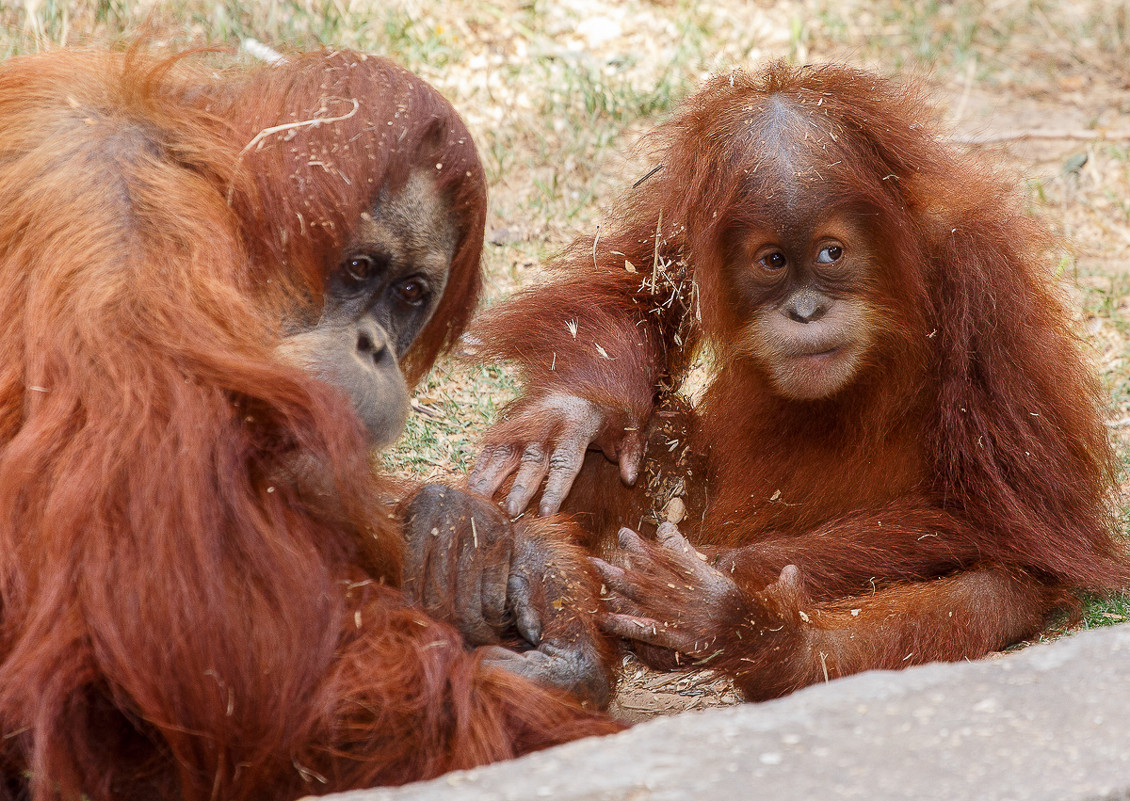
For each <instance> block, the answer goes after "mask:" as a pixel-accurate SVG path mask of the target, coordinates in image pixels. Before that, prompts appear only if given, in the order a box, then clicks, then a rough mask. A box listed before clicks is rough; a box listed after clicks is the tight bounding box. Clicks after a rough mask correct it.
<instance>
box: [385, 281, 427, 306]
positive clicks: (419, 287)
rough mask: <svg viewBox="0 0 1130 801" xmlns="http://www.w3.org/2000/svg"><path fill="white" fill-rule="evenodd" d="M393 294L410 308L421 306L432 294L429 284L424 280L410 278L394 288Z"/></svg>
mask: <svg viewBox="0 0 1130 801" xmlns="http://www.w3.org/2000/svg"><path fill="white" fill-rule="evenodd" d="M393 292H395V293H396V296H397V297H398V298H400V300H402V301H403V302H404V303H407V304H408V305H410V306H419V305H421V304H422V303H423V302H424V301H426V300H427V299H428V295H429V294H430V292H429V289H428V284H427V282H426V281H424V279H422V278H409V279H408V280H406V281H401V282H400V283H399V284H397V285H396V286H394V287H393Z"/></svg>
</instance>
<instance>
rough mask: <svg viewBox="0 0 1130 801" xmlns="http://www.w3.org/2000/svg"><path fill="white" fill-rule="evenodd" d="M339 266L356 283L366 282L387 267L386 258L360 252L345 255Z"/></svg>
mask: <svg viewBox="0 0 1130 801" xmlns="http://www.w3.org/2000/svg"><path fill="white" fill-rule="evenodd" d="M341 267H342V269H343V270H344V271H345V274H346V275H348V276H349V277H350V278H351V279H353V280H354V281H356V282H357V283H366V282H368V281H371V280H373V279H374V278H376V277H378V276H379V275H380V274H381V273H382V272H383V271H384V270H385V269H387V267H388V259H387V258H381V257H377V256H370V255H369V254H366V253H361V254H358V255H356V256H349V257H347V258H346V259H345V261H344V262H342V265H341Z"/></svg>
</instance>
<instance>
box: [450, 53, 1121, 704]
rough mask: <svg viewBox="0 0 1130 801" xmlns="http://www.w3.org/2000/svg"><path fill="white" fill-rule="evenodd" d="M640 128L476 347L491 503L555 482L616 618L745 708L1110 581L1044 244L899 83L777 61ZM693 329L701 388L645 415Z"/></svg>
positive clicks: (1082, 386)
mask: <svg viewBox="0 0 1130 801" xmlns="http://www.w3.org/2000/svg"><path fill="white" fill-rule="evenodd" d="M656 139H657V140H658V148H657V151H658V152H657V155H656V163H657V164H658V165H659V166H658V168H657V169H658V172H656V173H655V175H654V176H653V177H649V178H648V179H647V180H645V181H642V182H641V183H640V184H639V185H638V186H637V187H635V188H633V189H632V190H631V191H629V192H628V193H627V195H626V197H625V199H624V201H623V203H622V205H621V206H619V207H618V208H619V209H622V210H621V211H619V212H618V214H617V216H616V218H615V219H613V220H611V221H610V222H609V223H608V224H605V225H604V227H603V230H602V231H601V232H600V236H599V239H592V238H590V239H584V240H581V241H579V242H577V243H575V244H574V246H573V247H572V248H571V249H570V250H569V251H567V253H566V254H565V255H564V256H563V257H562V258H561V260H560V263H559V264H557V274H556V277H555V279H554V280H553V281H552V282H551V283H549V284H548V285H546V286H541V287H539V288H535V289H532V290H529V291H526V292H524V293H523V294H521V295H520V296H518V297H517V298H516V299H514V300H513V301H511V302H510V303H507V304H504V305H502V306H501V307H500V308H497V309H496V310H494V311H493V312H492V313H490V314H489V315H488V316H487V317H486V319H485V320H484V321H483V322H482V324H481V326H479V327H478V328H477V334H476V340H477V341H478V342H479V343H480V345H481V350H482V353H483V354H484V355H486V356H491V355H493V356H498V357H508V358H512V359H516V360H517V361H518V362H519V364H520V365H521V368H522V370H523V371H524V375H525V378H526V381H527V388H526V393H525V396H524V397H523V398H521V399H520V400H519V401H518V402H517V403H516V405H515V406H514V407H513V408H512V410H511V411H510V414H509V419H507V420H505V421H504V422H502V423H500V424H498V425H497V426H496V427H495V428H494V429H493V430H492V431H490V432H488V436H487V438H486V445H485V447H484V450H483V453H482V455H481V456H480V459H479V461H478V463H477V465H476V467H475V470H474V472H473V474H472V481H471V486H472V488H473V489H478V490H481V491H484V492H487V493H493V492H495V491H497V490H498V489H499V487H500V486H503V483H504V481H505V480H506V479H507V478H508V477H509V476H511V475H513V477H514V480H513V485H512V487H511V488H510V490H509V494H508V496H507V504H508V506H509V511H510V513H511V514H515V513H517V512H519V511H520V510H522V509H524V508H525V506H526V505H527V503H528V502H529V501H530V499H531V498H532V497H534V495H535V493H536V492H537V490H538V487H539V485H540V484H541V482H542V480H543V479H544V480H545V489H544V492H543V493H542V495H541V501H540V511H541V512H542V513H543V514H548V513H551V512H554V511H556V510H557V508H558V507H559V506H560V505H561V503H562V499H563V498H564V497H565V495H566V494H567V493H568V492H569V489H570V486H572V493H571V495H570V496H569V498H568V502H567V504H566V506H565V507H564V508H565V509H566V510H568V511H573V512H576V513H577V514H578V519H580V520H581V521H582V522H584V521H587V522H588V525H589V526H590V527H591V528H592V529H593V530H594V532H595V534H596V535H597V545H596V547H597V548H598V552H599V553H600V554H601V555H602V556H604V557H605V558H606V559H610V561H614V560H611V556H610V555H613V554H614V555H616V556H617V558H618V559H620V560H622V561H621V564H622V565H623V566H622V567H617V566H613V565H612V564H609V563H606V562H598V565H599V566H600V568H601V570H602V573H603V576H604V579H605V583H606V584H607V585H608V587H609V588H610V589H611V590H613V591H614V596H615V597H614V599H613V603H614V605H615V606H616V608H615V609H614V610H613V611H612V613H610V614H608V615H607V617H606V618H605V626H606V628H607V630H608V631H610V632H613V633H615V634H617V635H620V636H622V637H624V638H627V639H629V640H633V641H636V642H637V643H639V644H641V648H642V650H643V651H644V653H645V655H646V656H647V658H649V659H651V660H652V661H655V662H658V663H663V664H670V663H672V662H676V663H682V664H684V665H685V664H687V663H688V662H693V663H694V664H697V665H703V664H706V665H709V666H710V667H712V668H716V669H719V670H722V671H725V672H726V673H728V674H730V675H731V676H733V677H734V679H735V680H736V683H737V686H738V687H739V688H740V689H741V691H742V692H743V693H744V694H745V696H746V697H748V698H750V699H762V698H768V697H772V696H776V695H780V694H783V693H786V692H789V691H791V690H793V689H795V688H798V687H801V686H803V685H806V684H809V683H811V682H815V681H819V680H821V679H824V680H827V679H828V678H832V677H836V676H841V675H844V674H848V673H853V672H856V671H860V670H865V669H868V668H899V667H902V666H905V665H911V664H917V663H922V662H928V661H931V660H958V659H965V658H975V657H979V656H982V655H983V654H985V653H987V652H989V651H992V650H994V649H999V648H1002V647H1004V646H1006V645H1008V644H1010V643H1014V642H1016V641H1018V640H1021V639H1023V638H1026V637H1029V636H1031V635H1033V634H1035V633H1036V632H1038V631H1039V630H1040V628H1041V626H1042V625H1043V622H1044V619H1045V615H1047V614H1048V613H1049V612H1050V611H1052V610H1055V609H1058V608H1060V607H1062V606H1064V605H1066V604H1070V603H1071V601H1072V593H1073V591H1075V590H1078V589H1082V588H1086V589H1091V590H1097V591H1102V590H1107V589H1110V588H1115V587H1120V586H1125V583H1126V582H1127V580H1128V577H1130V566H1128V563H1127V557H1126V552H1125V545H1124V543H1122V542H1120V541H1118V540H1116V539H1115V538H1114V537H1113V536H1112V533H1111V529H1110V527H1109V522H1110V521H1109V519H1108V503H1109V501H1110V498H1109V497H1108V494H1109V492H1110V489H1111V484H1112V471H1113V468H1112V458H1111V452H1110V449H1109V446H1108V443H1107V440H1106V438H1105V436H1104V431H1103V425H1102V419H1101V414H1100V411H1099V398H1098V389H1097V382H1096V380H1095V377H1094V375H1093V374H1092V371H1091V368H1090V367H1089V366H1088V364H1087V360H1086V359H1085V358H1083V356H1082V355H1081V353H1080V344H1079V342H1078V340H1077V339H1076V337H1075V336H1074V334H1073V332H1072V330H1071V325H1070V322H1069V319H1068V315H1067V314H1066V312H1065V310H1064V308H1063V306H1062V304H1061V300H1060V298H1059V295H1058V293H1057V291H1056V289H1055V288H1054V287H1053V275H1052V271H1051V270H1050V269H1049V268H1048V266H1047V265H1048V264H1049V262H1048V258H1047V256H1048V251H1049V249H1050V247H1051V246H1052V245H1053V244H1054V243H1053V241H1052V239H1051V237H1050V236H1049V234H1048V233H1047V231H1046V230H1045V228H1044V227H1043V226H1041V225H1040V224H1039V223H1038V222H1036V221H1034V220H1032V219H1030V218H1029V217H1028V216H1026V215H1025V214H1024V213H1023V212H1022V202H1021V201H1019V200H1018V199H1017V198H1016V197H1015V196H1014V195H1013V192H1012V190H1011V189H1009V188H1008V187H1007V185H1006V183H1005V181H1003V180H1002V178H1001V177H999V176H998V175H996V174H994V173H993V172H992V171H990V170H989V169H988V168H987V167H986V165H985V164H983V163H981V162H979V161H978V160H976V159H974V158H972V157H970V156H966V155H963V154H960V153H958V152H956V151H954V150H953V149H952V148H951V147H949V146H947V145H946V144H944V143H943V142H942V141H941V140H940V139H939V138H938V133H937V131H936V129H935V128H934V127H933V126H932V125H931V123H930V121H929V114H928V111H927V108H926V106H925V105H924V103H923V100H922V98H921V97H920V95H919V94H918V93H916V92H915V91H913V90H911V89H907V88H900V87H898V86H896V85H893V84H892V83H890V82H888V81H885V80H883V79H880V78H878V77H875V76H873V75H870V74H867V73H863V72H857V71H854V70H851V69H848V68H844V67H837V66H826V67H792V66H788V65H785V64H781V63H776V64H772V65H770V66H768V67H767V68H766V69H765V70H764V71H762V72H760V73H758V74H753V75H750V74H744V73H740V72H739V73H735V74H733V75H726V76H722V77H720V78H717V79H715V80H712V81H711V82H709V83H708V84H707V85H706V86H705V87H704V88H703V89H702V90H701V91H700V92H698V93H697V94H696V95H695V96H693V97H692V98H690V99H689V100H688V101H687V102H686V104H685V105H684V106H683V107H682V108H681V109H680V110H679V111H678V112H677V113H676V114H675V115H674V118H673V119H672V120H671V121H670V122H668V123H667V124H665V125H664V126H662V127H661V128H660V129H659V131H658V133H657V135H656ZM700 345H703V346H705V347H707V349H708V351H707V352H708V354H709V357H710V358H709V362H710V363H711V364H713V365H714V366H715V367H716V370H715V371H714V373H713V376H712V379H711V381H710V383H709V386H708V387H707V389H706V390H705V394H704V395H703V397H702V398H701V402H700V403H698V405H697V408H696V409H695V410H694V411H693V413H692V412H690V411H688V410H687V409H686V408H681V407H680V405H679V404H678V403H676V404H674V405H673V406H672V407H671V408H667V407H666V406H664V407H661V408H660V411H659V412H658V413H655V412H656V409H657V399H659V398H660V397H663V396H665V394H666V393H665V392H663V390H666V389H668V388H669V387H671V386H675V387H677V386H679V384H680V382H681V381H682V380H683V377H684V374H685V367H686V365H687V363H688V361H689V360H690V358H691V356H692V355H693V354H694V353H695V351H696V349H698V348H699V346H700ZM649 431H650V436H651V443H650V448H651V451H650V454H649V457H648V458H649V469H648V472H649V476H648V481H646V482H641V484H647V486H640V487H639V488H636V489H634V490H633V489H630V488H629V487H628V486H627V485H631V484H633V483H635V482H636V479H637V477H638V474H639V471H640V467H639V465H640V455H641V453H642V452H643V449H644V448H643V445H644V441H645V439H646V437H647V436H649V433H648V432H649ZM586 448H589V449H592V450H590V452H589V454H588V456H585V449H586ZM600 451H603V454H604V456H601V454H600ZM606 457H607V458H606ZM582 460H583V461H582ZM615 463H618V464H615ZM578 471H580V474H579V476H578V475H577V473H578ZM617 472H619V474H620V476H621V477H622V478H623V479H624V481H623V482H619V481H617V480H616V474H617ZM575 476H576V477H577V478H576V482H575V483H574V477H575ZM657 496H659V497H657ZM672 496H673V497H674V500H675V501H677V502H669V501H671V499H672ZM684 513H685V514H686V517H685V519H682V518H683V515H684ZM648 519H650V520H651V524H652V525H654V524H655V523H656V522H659V521H664V520H665V522H664V523H663V525H661V526H660V527H659V531H658V543H653V542H651V541H648V540H644V539H642V538H640V537H639V536H637V535H636V534H635V533H633V532H632V531H629V530H623V531H620V532H619V537H618V539H619V545H620V546H621V549H622V550H621V551H620V552H619V553H615V552H614V550H613V548H612V545H613V544H614V543H615V542H616V538H615V537H614V535H613V532H616V531H617V529H618V528H619V527H620V526H624V525H626V526H634V527H639V525H640V524H641V521H643V522H645V523H646V521H647V520H648ZM680 520H681V525H682V534H680V533H679V531H678V530H677V529H676V528H675V526H674V525H672V523H673V522H679V521H680ZM696 550H697V551H698V553H696Z"/></svg>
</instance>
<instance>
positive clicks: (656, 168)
mask: <svg viewBox="0 0 1130 801" xmlns="http://www.w3.org/2000/svg"><path fill="white" fill-rule="evenodd" d="M662 169H663V162H662V161H661V162H659V163H658V164H656V165H655V166H654V167H652V168H651V169H650V170H648V171H647V172H646V173H644V176H643V178H640V179H639V180H638V181H636V182H635V183H634V184H632V189H639V187H640V184H642V183H643V182H644V181H646V180H647V179H648V178H650V177H651V176H653V175H655V174H656V173H657V172H659V171H660V170H662Z"/></svg>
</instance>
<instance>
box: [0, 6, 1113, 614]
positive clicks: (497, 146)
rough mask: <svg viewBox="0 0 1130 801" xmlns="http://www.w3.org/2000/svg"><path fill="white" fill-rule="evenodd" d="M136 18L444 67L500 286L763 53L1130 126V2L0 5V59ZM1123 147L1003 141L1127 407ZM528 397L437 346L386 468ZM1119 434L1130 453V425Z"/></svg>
mask: <svg viewBox="0 0 1130 801" xmlns="http://www.w3.org/2000/svg"><path fill="white" fill-rule="evenodd" d="M143 32H145V33H147V35H149V36H150V37H151V38H153V39H155V40H157V41H161V42H169V43H172V44H174V45H189V44H194V45H199V44H219V45H224V46H227V47H231V48H237V47H238V46H239V43H240V42H241V41H242V40H243V39H245V38H248V37H250V38H255V39H258V40H260V41H262V42H264V43H266V44H269V45H271V46H272V47H275V48H277V49H284V50H285V49H287V48H305V47H312V46H317V45H320V44H324V45H329V46H344V47H355V48H361V49H365V50H369V51H374V52H380V53H385V54H389V55H392V56H393V57H394V58H396V59H397V60H399V61H400V62H401V63H403V64H404V65H405V66H407V67H409V68H411V69H413V70H414V71H416V72H417V73H419V74H420V75H422V76H423V77H425V78H426V79H427V80H429V81H431V82H432V83H434V84H435V85H436V86H437V87H438V88H439V89H440V90H441V91H442V92H444V93H445V94H446V95H447V96H448V97H449V98H450V99H451V100H452V102H454V103H455V105H456V106H457V107H458V108H459V109H460V110H461V111H462V112H463V114H464V115H465V117H466V118H467V120H468V124H469V125H470V127H471V129H472V132H473V133H474V135H475V138H476V141H477V142H478V144H479V148H480V152H481V153H482V155H483V159H484V162H485V164H486V168H487V173H488V177H489V180H490V183H491V192H492V200H491V206H490V213H489V217H488V238H489V239H491V240H492V241H493V242H495V243H496V244H491V245H488V247H487V252H486V254H485V266H486V271H487V287H488V291H487V295H488V302H493V301H495V300H497V299H498V298H500V297H502V296H504V295H505V294H506V293H507V292H509V291H510V290H512V289H513V287H514V286H515V285H516V284H520V283H524V282H528V281H530V280H532V279H533V278H534V277H535V276H536V274H537V272H538V267H539V265H540V264H541V263H542V262H543V261H544V260H545V259H546V257H547V256H548V255H549V254H551V253H553V252H554V251H556V250H557V249H559V248H560V247H562V246H563V245H564V244H565V243H567V242H568V241H569V240H570V239H571V238H572V237H573V236H575V235H577V234H580V233H584V232H586V231H588V232H591V231H592V230H593V227H594V226H595V225H596V224H597V222H598V221H599V214H600V209H601V208H602V207H608V206H609V205H610V204H611V203H612V201H613V199H614V197H615V194H616V192H617V191H618V189H619V188H620V187H622V186H624V185H625V184H627V183H630V182H631V180H633V179H634V178H635V177H638V176H639V175H641V174H642V173H643V172H645V171H646V169H647V166H648V165H646V164H644V163H643V162H641V161H640V158H641V157H640V156H639V154H637V153H636V152H635V151H634V150H632V149H631V147H630V145H631V144H632V143H633V142H634V141H635V140H636V138H637V137H638V134H639V133H641V132H642V131H644V130H646V129H647V128H649V127H651V126H652V125H653V124H654V122H655V120H657V119H661V118H662V117H663V116H664V115H665V114H666V113H668V111H669V110H670V109H671V108H672V106H673V105H674V104H675V103H676V102H677V101H678V100H679V99H680V98H682V97H683V96H684V95H685V94H686V93H687V92H688V91H690V90H691V88H692V87H694V86H695V85H696V84H697V83H698V82H699V81H701V80H702V79H703V78H704V77H705V76H706V75H708V74H710V73H712V72H717V71H721V70H726V69H730V68H733V67H735V66H742V65H745V64H749V63H752V62H757V61H759V60H762V59H766V58H786V59H790V60H793V61H815V60H824V59H847V60H851V61H853V62H856V63H862V64H864V65H867V66H870V67H872V68H875V69H877V70H879V71H880V72H884V73H888V74H896V73H911V74H915V75H920V76H925V79H926V80H927V82H928V83H929V84H930V86H931V87H932V88H933V89H934V90H935V91H936V93H937V94H938V96H939V97H941V98H943V99H944V101H945V106H944V110H945V112H946V113H947V115H948V116H949V118H950V119H951V120H953V121H956V123H957V124H958V125H959V127H961V128H962V129H963V130H964V131H965V132H972V133H977V132H979V131H980V130H982V129H983V128H984V127H989V126H992V127H995V128H996V129H1003V130H1005V131H1009V130H1021V131H1022V130H1023V129H1025V128H1030V127H1038V126H1045V127H1046V126H1054V127H1072V128H1081V129H1086V128H1104V127H1112V128H1117V127H1119V126H1121V127H1122V128H1123V129H1125V128H1130V121H1128V120H1127V117H1130V92H1128V91H1127V87H1130V65H1128V64H1127V63H1126V57H1125V54H1126V53H1127V51H1128V50H1130V10H1128V7H1127V5H1126V4H1125V3H1124V2H1121V0H1109V1H1108V0H1085V1H1083V2H1074V1H1073V0H944V1H943V0H876V1H875V2H871V1H870V0H778V2H775V3H749V2H744V1H743V0H719V2H716V3H713V4H710V6H709V7H705V6H703V5H701V4H698V3H695V2H693V1H692V0H662V2H661V1H659V0H656V1H655V2H645V1H644V0H623V1H622V2H617V1H616V0H568V1H567V2H552V3H551V2H546V1H545V0H486V1H485V2H473V1H472V0H451V2H445V3H440V2H438V0H394V1H393V2H376V0H368V1H363V0H250V1H249V2H236V0H173V2H163V3H156V2H153V0H147V2H129V1H128V0H95V2H90V3H81V4H80V3H67V2H59V1H58V0H35V1H33V0H28V1H27V2H23V3H16V4H13V3H0V56H7V55H13V54H18V53H23V52H33V51H36V50H43V49H50V48H53V47H58V46H61V45H64V44H74V43H76V42H80V43H81V42H85V41H94V42H118V43H120V42H128V41H130V40H131V39H132V38H134V37H136V36H138V35H139V34H141V33H143ZM1065 117H1066V118H1067V119H1064V118H1065ZM1128 148H1130V141H1126V140H1119V139H1114V140H1111V141H1107V142H1099V141H1093V142H1080V141H1062V142H1035V143H1034V142H1027V141H1024V140H1022V139H1020V140H1016V141H1015V142H1014V143H1007V144H1005V145H1002V146H1000V147H998V148H996V151H997V155H998V156H999V157H1000V159H1001V160H1002V161H1004V162H1005V163H1006V164H1008V165H1009V166H1011V167H1012V168H1013V169H1014V170H1016V171H1017V172H1018V173H1019V175H1020V176H1021V177H1022V180H1024V181H1025V182H1026V185H1027V186H1028V187H1029V193H1030V197H1031V203H1032V207H1033V209H1034V211H1036V212H1037V213H1041V214H1044V215H1046V216H1047V217H1048V218H1049V219H1051V220H1052V221H1053V222H1054V224H1056V225H1057V226H1058V227H1060V228H1061V229H1062V230H1063V231H1064V232H1065V233H1067V234H1068V235H1070V237H1071V238H1072V239H1073V240H1074V242H1075V245H1074V251H1073V253H1072V254H1071V256H1070V259H1069V260H1067V261H1065V263H1064V265H1060V267H1065V268H1066V269H1064V270H1063V271H1064V272H1065V273H1066V274H1068V275H1069V277H1075V278H1077V280H1078V298H1079V303H1078V311H1079V315H1080V318H1081V322H1082V325H1083V328H1084V330H1085V332H1086V334H1087V337H1088V342H1089V344H1090V345H1091V346H1092V347H1093V350H1094V353H1095V357H1096V360H1097V361H1098V363H1099V364H1100V367H1101V370H1102V373H1103V380H1104V382H1105V386H1106V388H1107V392H1108V394H1109V398H1110V406H1111V416H1112V418H1113V419H1115V420H1118V419H1121V418H1124V417H1126V416H1127V415H1130V316H1128V314H1127V298H1128V296H1130V277H1128V274H1127V271H1126V269H1125V267H1124V265H1127V264H1130V199H1128V198H1130V149H1128ZM1083 156H1085V157H1086V158H1085V159H1083V158H1082V157H1083ZM1054 267H1056V265H1051V266H1050V269H1051V268H1054ZM1049 280H1052V278H1051V276H1050V275H1049ZM514 393H515V386H514V382H513V380H512V378H511V377H510V376H509V374H508V373H507V371H506V370H505V369H503V368H496V367H491V368H471V367H468V366H466V365H461V364H458V363H456V362H455V361H453V360H450V359H449V360H446V361H444V362H443V363H442V364H441V365H440V366H439V367H438V368H437V370H436V371H435V372H433V374H432V375H431V376H430V377H429V378H428V379H427V382H426V383H425V384H424V385H423V386H422V387H421V388H420V389H419V392H418V393H417V404H418V406H419V408H420V409H421V411H419V412H417V413H415V414H413V415H412V416H411V419H410V421H409V425H408V430H407V431H406V433H405V436H404V437H403V439H402V441H401V444H400V445H399V447H397V448H396V449H395V450H394V451H392V452H390V453H389V454H386V455H385V456H384V457H382V458H383V462H384V464H385V466H386V467H387V468H389V469H392V470H395V471H397V472H401V473H405V474H409V475H413V476H417V477H423V478H428V479H435V478H443V477H450V476H453V475H458V474H460V473H462V472H464V471H465V470H466V469H467V468H468V466H469V464H470V461H471V459H472V456H473V453H474V449H475V442H476V440H477V437H478V436H479V433H480V432H481V431H482V430H483V428H484V427H485V426H486V425H487V424H488V423H489V422H490V421H491V420H493V419H494V418H495V417H496V415H497V413H498V410H499V408H500V406H501V405H502V404H503V403H504V402H505V400H506V399H508V398H510V397H512V396H513V394H514ZM1112 437H1113V441H1114V443H1115V446H1116V448H1117V450H1118V453H1119V457H1120V459H1121V460H1122V462H1123V463H1130V426H1126V427H1115V428H1112ZM1123 483H1124V484H1125V483H1126V481H1125V479H1124V480H1123ZM1122 517H1123V523H1125V510H1123V516H1122ZM1123 530H1125V525H1123ZM1127 604H1128V601H1127V599H1126V598H1122V597H1120V598H1114V599H1107V600H1102V601H1100V600H1097V599H1089V600H1088V601H1087V602H1086V605H1085V610H1084V616H1083V621H1084V622H1083V625H1086V626H1095V625H1103V624H1105V623H1109V622H1117V621H1118V620H1119V619H1121V618H1122V617H1124V616H1125V615H1126V614H1127V613H1128V610H1127Z"/></svg>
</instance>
